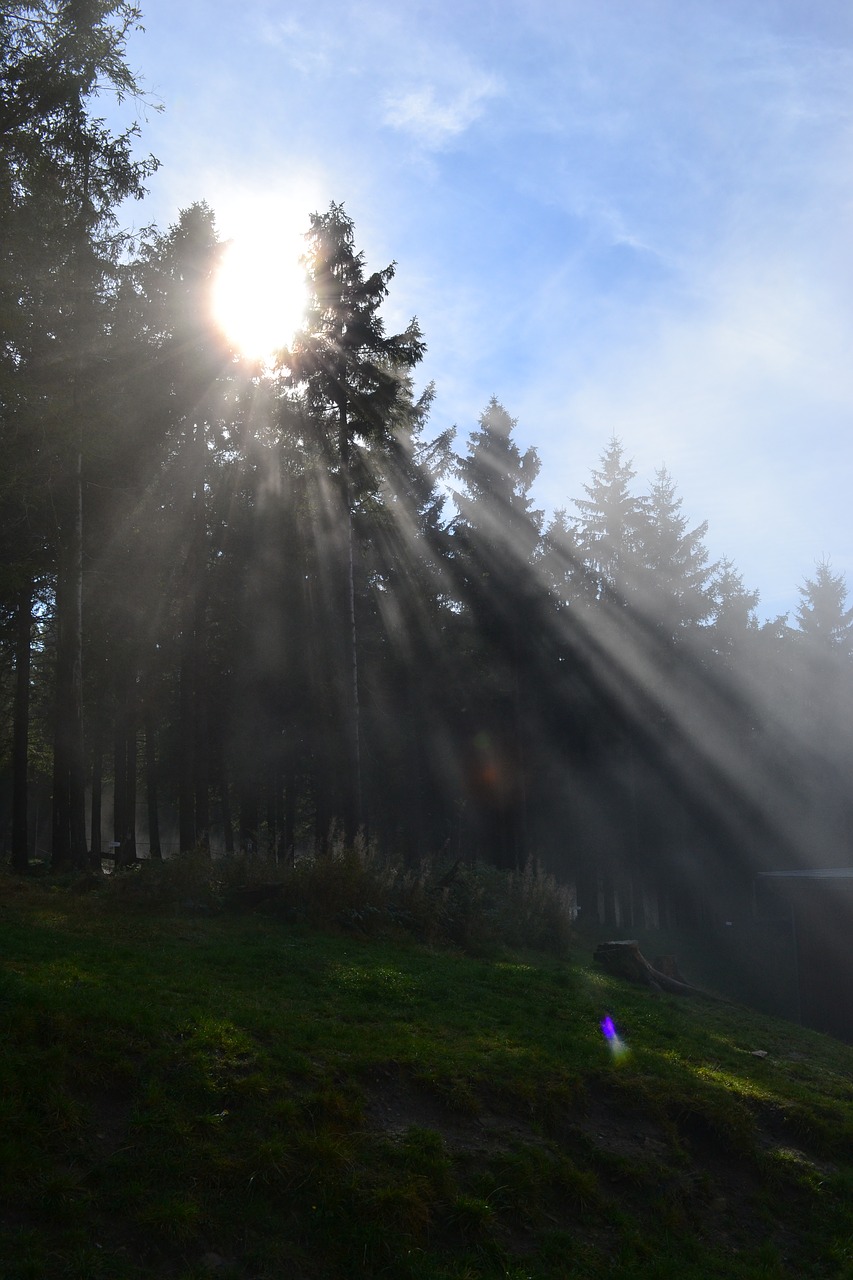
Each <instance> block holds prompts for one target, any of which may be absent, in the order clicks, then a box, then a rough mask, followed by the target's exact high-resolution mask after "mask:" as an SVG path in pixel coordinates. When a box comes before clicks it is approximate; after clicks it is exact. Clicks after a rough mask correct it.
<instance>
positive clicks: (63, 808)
mask: <svg viewBox="0 0 853 1280" xmlns="http://www.w3.org/2000/svg"><path fill="white" fill-rule="evenodd" d="M82 467H83V458H82V453H81V452H80V450H79V449H78V451H77V453H76V461H75V468H74V474H73V476H72V480H71V502H70V518H69V520H68V522H67V524H66V525H65V526H64V527H63V529H62V530H61V537H62V543H63V545H62V547H61V549H60V554H59V565H58V574H57V588H56V612H57V630H58V633H59V635H58V644H57V664H56V722H55V726H54V758H53V824H52V826H53V842H52V856H51V865H52V866H53V867H55V868H56V869H58V870H59V869H61V870H72V869H73V870H78V869H80V868H82V867H84V866H85V865H86V860H87V850H86V765H85V747H84V742H83V484H82Z"/></svg>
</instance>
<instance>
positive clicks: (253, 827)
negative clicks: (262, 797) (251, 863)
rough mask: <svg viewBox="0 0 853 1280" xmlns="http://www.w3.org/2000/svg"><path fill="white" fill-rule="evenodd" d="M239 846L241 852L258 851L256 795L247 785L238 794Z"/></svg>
mask: <svg viewBox="0 0 853 1280" xmlns="http://www.w3.org/2000/svg"><path fill="white" fill-rule="evenodd" d="M240 848H241V849H242V851H243V853H257V852H258V797H257V793H256V792H255V791H254V789H249V788H248V787H246V788H245V789H244V790H243V791H242V793H241V795H240Z"/></svg>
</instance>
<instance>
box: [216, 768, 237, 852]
mask: <svg viewBox="0 0 853 1280" xmlns="http://www.w3.org/2000/svg"><path fill="white" fill-rule="evenodd" d="M219 795H220V799H221V802H222V838H223V841H224V844H225V852H226V853H233V852H234V821H233V819H232V817H231V793H230V790H229V787H228V778H227V776H226V773H225V762H224V760H222V759H220V768H219Z"/></svg>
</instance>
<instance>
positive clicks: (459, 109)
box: [384, 72, 501, 151]
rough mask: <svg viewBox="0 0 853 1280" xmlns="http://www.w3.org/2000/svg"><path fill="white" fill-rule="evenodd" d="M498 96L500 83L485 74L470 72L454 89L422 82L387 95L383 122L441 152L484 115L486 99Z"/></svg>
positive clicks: (427, 147) (422, 144) (423, 145)
mask: <svg viewBox="0 0 853 1280" xmlns="http://www.w3.org/2000/svg"><path fill="white" fill-rule="evenodd" d="M500 93H501V84H500V81H499V80H497V79H496V77H494V76H491V75H488V74H486V73H484V72H472V73H471V74H470V78H469V79H467V80H466V83H464V84H462V85H460V86H457V87H444V88H438V87H436V85H435V84H433V83H425V84H423V85H422V86H421V87H420V88H417V89H409V90H405V91H403V92H397V93H390V94H388V96H387V98H386V100H385V113H384V123H385V124H387V125H390V126H391V128H393V129H399V130H400V131H401V132H403V133H407V134H409V135H410V136H411V137H412V138H414V140H415V141H416V142H417V143H418V144H419V146H422V147H425V148H426V149H427V150H430V151H440V150H441V149H442V148H444V147H446V146H447V145H448V144H449V143H450V142H452V141H453V139H454V138H456V137H458V136H459V134H461V133H464V132H465V131H466V129H469V128H470V127H471V125H472V124H474V122H475V121H476V120H478V119H479V118H480V117H481V116H482V115H483V113H484V111H485V109H486V104H487V103H488V101H489V99H491V98H494V97H496V96H498V95H499V94H500Z"/></svg>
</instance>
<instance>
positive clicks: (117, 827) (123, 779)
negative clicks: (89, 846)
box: [113, 692, 127, 867]
mask: <svg viewBox="0 0 853 1280" xmlns="http://www.w3.org/2000/svg"><path fill="white" fill-rule="evenodd" d="M126 828H127V747H126V745H125V710H124V705H123V703H122V701H121V700H120V694H119V693H118V692H117V694H116V708H115V722H114V724H113V856H114V858H115V863H116V866H117V867H118V866H120V865H121V863H122V862H123V861H124V833H125V830H126Z"/></svg>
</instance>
